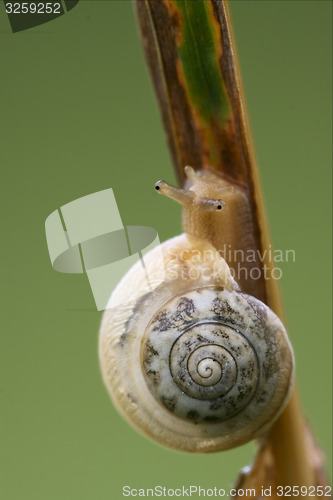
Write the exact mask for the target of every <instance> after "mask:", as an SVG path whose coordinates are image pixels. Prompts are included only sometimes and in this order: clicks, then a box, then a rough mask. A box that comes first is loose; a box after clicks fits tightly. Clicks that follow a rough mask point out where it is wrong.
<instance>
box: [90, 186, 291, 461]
mask: <svg viewBox="0 0 333 500" xmlns="http://www.w3.org/2000/svg"><path fill="white" fill-rule="evenodd" d="M158 186H159V187H160V188H161V190H163V189H164V188H165V186H164V185H163V184H162V185H161V183H160V184H158ZM175 189H176V188H175ZM185 196H187V195H186V193H185ZM191 196H192V195H191ZM224 203H225V202H224V200H222V199H219V198H216V199H211V203H210V204H209V205H208V207H207V205H206V206H205V210H208V212H209V211H215V210H217V211H220V210H221V209H220V208H218V207H219V206H221V207H224ZM161 250H162V252H163V259H164V270H163V272H164V276H163V281H162V282H161V281H158V282H159V283H160V284H159V285H157V286H156V287H155V288H154V289H152V290H151V291H149V292H147V291H146V283H144V282H143V281H142V282H140V279H143V278H138V277H139V276H142V273H139V272H138V270H139V266H140V265H141V263H140V262H138V263H137V264H136V265H135V266H133V268H132V269H131V270H130V271H129V272H128V273H127V275H126V276H125V277H124V278H123V279H122V281H121V282H120V283H119V285H118V287H117V288H116V289H115V290H114V292H113V294H112V295H111V298H110V301H109V304H108V306H107V309H106V311H105V314H104V317H103V321H102V325H101V331H100V344H99V354H100V362H101V367H102V373H103V378H104V382H105V384H106V386H107V388H108V390H109V392H110V394H111V397H112V399H113V401H114V403H115V405H116V406H117V408H118V409H119V410H120V412H121V413H122V414H123V415H124V416H125V418H126V419H127V420H128V421H129V422H130V423H131V424H132V425H134V426H135V427H136V428H137V429H139V430H140V431H141V432H143V433H144V434H146V435H147V436H148V437H150V438H152V439H154V440H155V441H157V442H159V443H160V444H162V445H165V446H168V447H171V448H174V449H177V450H180V451H190V452H210V451H218V450H225V449H228V448H232V447H235V446H238V445H241V444H243V443H245V442H247V441H249V440H251V439H254V438H255V437H258V436H260V435H262V434H263V433H265V432H266V431H267V429H268V428H269V427H270V426H271V425H272V422H273V421H274V419H275V418H277V416H278V415H279V414H280V412H281V411H282V409H283V408H284V405H285V404H286V402H287V400H288V396H289V394H290V391H291V387H292V380H293V354H292V349H291V346H290V343H289V340H288V337H287V334H286V332H285V329H284V327H283V325H282V323H281V321H280V320H279V319H278V318H277V316H276V315H275V314H274V313H273V312H272V311H271V310H270V309H269V308H268V307H267V306H266V305H265V304H263V303H262V302H260V301H259V300H257V299H255V298H254V297H251V296H249V295H246V294H244V293H242V292H241V291H240V289H239V286H238V284H237V283H236V282H235V280H234V279H233V276H232V273H231V271H230V268H229V266H228V265H227V263H226V262H225V260H224V259H223V258H222V257H221V255H220V253H219V252H218V250H217V249H216V248H215V247H214V246H213V245H212V244H211V243H210V242H209V241H208V239H203V238H199V237H198V236H195V235H193V234H187V233H185V234H182V235H180V236H177V237H175V238H172V239H171V240H168V241H167V242H165V243H163V244H162V245H161V248H155V249H153V250H152V251H151V252H150V253H149V254H147V256H146V260H145V262H146V265H147V266H149V267H150V274H151V270H152V269H153V270H154V273H156V276H158V275H159V274H160V273H161V268H160V264H158V262H160V261H159V259H158V258H157V253H158V252H160V251H161ZM154 266H155V267H156V269H154ZM133 287H135V289H136V290H139V291H140V289H141V288H142V294H141V296H140V297H139V298H138V296H139V295H140V294H139V295H138V294H136V298H135V299H131V290H132V289H133ZM119 303H121V304H122V305H120V306H119Z"/></svg>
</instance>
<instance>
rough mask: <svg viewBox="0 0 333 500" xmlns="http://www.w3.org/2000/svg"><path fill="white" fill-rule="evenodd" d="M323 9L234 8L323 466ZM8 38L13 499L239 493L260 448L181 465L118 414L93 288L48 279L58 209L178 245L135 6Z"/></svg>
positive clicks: (327, 35) (77, 15)
mask: <svg viewBox="0 0 333 500" xmlns="http://www.w3.org/2000/svg"><path fill="white" fill-rule="evenodd" d="M331 10H332V4H331V2H328V1H291V2H290V1H252V0H251V1H241V0H236V1H235V0H234V1H231V13H232V17H233V23H234V29H235V34H236V40H237V44H238V52H239V55H240V63H241V69H242V73H243V79H244V85H245V92H246V96H247V102H248V107H249V113H250V119H251V123H252V127H253V134H254V141H255V147H256V151H257V157H258V162H259V167H260V172H261V177H262V182H263V188H264V194H265V199H266V204H267V209H268V214H269V220H270V228H271V233H272V237H273V242H274V246H275V247H276V248H279V249H282V250H286V249H295V251H296V262H295V263H291V262H289V263H283V264H281V267H282V270H283V278H282V280H281V287H282V292H283V299H284V303H285V308H286V315H287V320H288V330H289V333H290V337H291V340H292V343H293V346H294V350H295V353H296V361H297V379H298V384H299V388H300V394H301V399H302V405H303V408H304V412H305V414H306V416H307V417H308V419H309V420H310V422H311V425H312V427H313V428H314V430H315V433H316V436H317V439H318V441H319V443H320V444H321V446H322V447H323V448H324V450H325V453H326V456H327V469H328V470H330V468H331V444H330V443H331V427H332V414H331V397H332V387H331V371H332V354H331V353H332V346H331V323H330V321H331V306H332V298H331V286H330V285H331V283H330V276H331V261H330V255H331V247H330V245H331V238H330V236H331V219H330V202H331V179H330V178H331V132H332V130H331V112H332V106H331V86H332V84H331V75H332V68H331V34H332V33H331ZM0 15H1V25H0V36H1V68H2V71H1V72H2V77H1V105H0V110H1V117H2V119H1V122H2V123H1V126H2V129H1V136H0V137H1V140H0V141H1V144H0V155H1V169H2V183H1V191H2V194H1V235H2V264H1V271H2V299H1V309H2V312H1V321H2V336H1V356H2V359H1V398H2V410H1V441H2V449H1V454H2V457H1V474H2V497H1V498H3V499H4V500H91V499H96V500H107V499H118V498H121V497H122V495H121V491H122V486H123V485H130V486H131V487H133V488H135V487H142V488H143V487H153V486H155V485H162V486H166V487H169V488H175V487H178V486H181V485H185V486H189V485H191V484H197V485H200V486H202V487H214V486H216V487H218V488H226V489H227V488H229V487H230V486H231V483H232V481H233V479H235V477H236V476H237V471H238V470H239V469H240V468H241V467H243V466H245V465H246V464H247V463H248V462H249V461H250V460H251V458H252V457H253V454H254V450H255V446H254V444H253V443H252V444H249V445H246V446H243V447H240V448H238V449H235V450H232V451H228V452H224V453H219V454H211V455H202V456H201V455H196V456H192V455H188V454H181V453H177V452H174V451H170V450H167V449H163V448H162V447H160V446H158V445H156V444H154V443H152V442H150V441H149V440H148V439H146V438H145V437H142V436H141V435H139V434H138V433H137V432H136V431H134V430H133V429H132V428H131V427H130V426H129V425H128V424H127V423H126V422H124V420H123V419H122V418H121V417H120V416H119V415H118V413H117V411H116V410H115V408H114V407H113V405H112V403H111V401H110V400H109V397H108V395H107V392H106V390H105V388H104V386H103V383H102V380H101V375H100V371H99V365H98V357H97V332H98V328H99V323H100V319H101V313H98V312H97V311H96V309H95V305H94V300H93V296H92V293H91V291H90V288H89V285H88V281H87V277H86V276H83V275H66V274H60V273H57V272H55V271H53V269H52V267H51V265H50V261H49V256H48V251H47V246H46V241H45V234H44V222H45V219H46V217H47V216H48V215H49V214H50V213H51V212H52V211H54V210H55V209H56V208H58V207H59V206H61V205H63V204H64V203H67V202H70V201H72V200H75V199H76V198H79V197H81V196H84V195H87V194H89V193H93V192H96V191H99V190H102V189H106V188H108V187H112V188H113V189H114V192H115V195H116V198H117V202H118V206H119V209H120V213H121V215H122V219H123V223H124V224H128V225H147V226H152V227H154V228H156V229H157V230H158V232H159V235H160V238H161V240H165V239H167V238H169V237H171V236H173V235H175V234H178V233H179V232H181V224H180V207H179V206H177V205H176V204H174V203H172V202H170V201H169V200H167V199H162V198H161V197H159V196H156V194H155V192H154V190H153V185H154V182H155V181H156V180H158V179H160V178H164V179H166V180H168V181H169V182H171V183H172V182H175V177H174V173H173V171H172V165H171V160H170V157H169V154H168V151H167V147H166V142H165V138H164V132H163V129H162V125H161V121H160V118H159V113H158V110H157V105H156V102H155V97H154V95H153V91H152V87H151V84H150V81H149V77H148V73H147V70H146V67H145V62H144V59H143V54H142V50H141V46H140V41H139V38H138V30H137V25H136V20H135V16H134V12H133V5H132V3H131V2H130V1H126V0H123V1H104V2H99V1H94V2H92V1H80V2H79V4H78V5H77V6H76V7H75V8H74V9H73V10H72V11H70V12H69V13H68V14H66V15H64V16H62V17H60V18H58V19H56V20H54V21H52V22H49V23H47V24H44V25H41V26H39V27H36V28H33V29H30V30H27V31H22V32H19V33H15V34H13V33H12V32H11V30H10V26H9V22H8V19H7V17H6V15H5V9H4V5H3V4H0Z"/></svg>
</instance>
